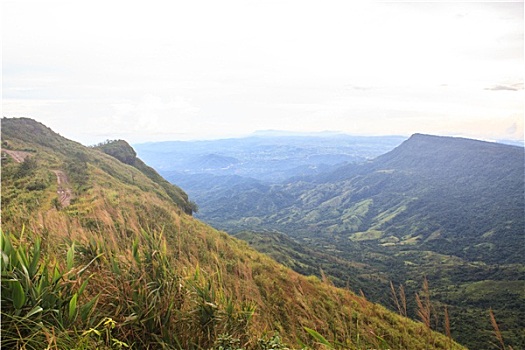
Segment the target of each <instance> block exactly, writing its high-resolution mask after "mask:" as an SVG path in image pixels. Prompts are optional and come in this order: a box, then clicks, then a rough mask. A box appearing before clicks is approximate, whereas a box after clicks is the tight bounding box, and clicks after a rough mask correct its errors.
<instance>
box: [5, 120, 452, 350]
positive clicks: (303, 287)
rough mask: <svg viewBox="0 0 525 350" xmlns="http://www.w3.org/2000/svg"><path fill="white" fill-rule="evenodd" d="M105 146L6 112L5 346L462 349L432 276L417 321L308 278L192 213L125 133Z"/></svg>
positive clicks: (180, 192)
mask: <svg viewBox="0 0 525 350" xmlns="http://www.w3.org/2000/svg"><path fill="white" fill-rule="evenodd" d="M105 146H106V147H105V149H104V147H99V148H86V147H84V146H82V145H80V144H78V143H75V142H73V141H69V140H67V139H65V138H63V137H61V136H59V135H58V134H56V133H54V132H53V131H52V130H50V129H48V128H46V127H45V126H44V125H42V124H40V123H38V122H35V121H33V120H30V119H7V118H3V119H2V233H1V244H0V248H1V252H2V284H1V288H2V290H1V298H2V300H1V301H2V303H1V308H2V310H1V312H2V324H1V327H2V332H1V337H2V338H1V342H2V346H3V347H5V348H13V349H18V348H26V349H40V348H47V349H94V348H99V349H122V348H133V349H210V348H213V349H248V348H249V349H286V348H303V347H306V348H319V349H320V348H325V347H333V348H344V349H370V348H381V349H461V348H462V347H461V346H460V345H458V344H456V343H454V342H453V341H452V340H451V339H450V337H446V336H444V335H442V334H439V333H436V332H434V331H432V330H431V328H433V327H434V323H433V322H429V318H430V315H431V314H430V312H431V311H430V306H429V304H428V302H427V300H428V297H429V296H428V290H426V289H425V288H424V287H422V291H420V294H419V297H420V298H421V300H423V304H422V306H421V311H422V320H423V322H415V321H412V320H409V319H407V318H405V317H402V316H400V315H397V314H395V313H393V312H390V311H388V310H387V309H385V308H384V307H382V306H380V305H378V304H374V303H371V302H369V301H367V300H366V299H365V298H363V297H361V296H357V295H355V294H354V293H352V292H351V291H349V290H347V289H340V288H336V287H334V286H333V285H332V284H331V283H330V282H329V281H328V280H327V279H325V280H324V281H323V280H321V279H318V278H316V277H313V276H310V277H305V276H302V275H300V274H298V273H296V272H293V271H292V270H290V269H288V268H286V267H284V266H283V265H280V264H278V263H276V262H275V261H273V260H271V259H270V258H268V257H267V256H265V255H263V254H261V253H258V252H256V251H255V250H254V249H252V248H250V247H249V246H248V245H247V244H246V243H244V242H242V241H240V240H237V239H235V238H232V237H230V236H229V235H227V234H226V233H224V232H220V231H217V230H215V229H213V228H212V227H210V226H208V225H206V224H204V223H202V222H201V221H199V220H197V219H195V218H194V217H192V216H191V215H188V213H187V212H188V206H187V205H188V202H187V197H186V196H185V194H184V192H182V190H180V189H179V188H176V187H169V186H168V185H167V184H166V183H165V182H163V181H158V177H157V175H155V173H154V172H153V171H152V170H151V169H149V168H146V169H144V168H143V167H142V166H141V164H140V163H138V160H137V159H135V158H134V153H133V152H132V150H130V149H128V148H127V146H126V145H125V144H124V143H122V142H116V143H108V144H106V145H105ZM108 146H109V147H111V148H113V147H116V148H117V149H118V150H119V152H118V153H114V152H113V151H112V150H108ZM122 151H124V154H128V155H130V157H125V158H122V157H120V152H122ZM105 152H106V153H109V154H111V155H108V154H106V153H105ZM137 163H138V164H139V166H137ZM174 193H176V194H177V196H176V197H175V198H174V196H173V194H174ZM432 315H434V314H433V313H432ZM440 322H446V319H442V320H440Z"/></svg>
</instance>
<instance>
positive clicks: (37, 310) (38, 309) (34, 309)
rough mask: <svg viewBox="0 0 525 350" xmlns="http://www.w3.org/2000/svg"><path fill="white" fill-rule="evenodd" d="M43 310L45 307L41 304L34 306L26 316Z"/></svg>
mask: <svg viewBox="0 0 525 350" xmlns="http://www.w3.org/2000/svg"><path fill="white" fill-rule="evenodd" d="M42 311H44V309H43V308H42V307H41V306H39V305H37V306H35V307H34V308H32V309H31V311H29V312H28V313H27V315H26V316H25V317H26V318H29V317H31V316H33V315H35V314H37V313H39V312H42Z"/></svg>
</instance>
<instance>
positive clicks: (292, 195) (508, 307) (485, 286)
mask: <svg viewBox="0 0 525 350" xmlns="http://www.w3.org/2000/svg"><path fill="white" fill-rule="evenodd" d="M524 159H525V157H524V148H523V147H517V146H510V145H503V144H497V143H490V142H483V141H478V140H470V139H464V138H453V137H440V136H432V135H422V134H415V135H413V136H412V137H410V138H409V139H407V140H405V141H404V142H403V143H402V144H401V145H399V146H398V147H396V148H394V149H393V150H391V151H390V152H387V153H385V154H383V155H381V156H378V157H376V158H374V159H372V160H367V161H364V162H360V163H351V164H346V165H343V166H340V167H338V168H337V169H335V170H333V171H328V172H323V173H320V174H318V175H316V176H308V177H300V178H291V179H288V180H287V181H283V182H281V183H278V184H275V183H274V184H268V183H248V184H246V183H239V182H237V183H230V184H228V185H219V184H217V186H214V183H213V181H212V179H211V178H209V179H208V183H207V184H206V185H203V186H202V185H199V183H198V182H189V183H187V185H188V186H187V187H185V188H187V190H188V191H189V192H190V193H193V194H195V196H194V198H195V201H196V202H197V204H198V205H199V208H200V211H199V214H198V217H199V218H201V219H202V220H204V221H206V222H208V223H210V224H212V225H214V226H215V227H219V228H221V229H225V230H228V231H229V232H232V233H234V234H235V233H236V232H240V231H244V232H246V231H250V232H251V237H252V238H251V239H250V240H249V241H251V242H252V243H254V246H255V247H258V248H263V249H265V247H266V248H267V245H265V244H262V243H261V241H263V240H264V239H262V238H257V239H254V238H253V237H254V236H253V235H255V237H262V236H264V235H265V234H267V232H273V231H279V232H282V233H284V234H286V235H288V236H290V237H291V238H293V239H294V240H295V241H296V242H298V243H301V244H303V245H306V248H308V249H312V250H313V251H315V252H316V253H317V254H329V255H331V256H334V257H337V258H338V259H343V260H345V261H346V263H345V264H344V265H341V264H337V263H336V264H326V263H324V262H323V259H317V260H316V261H315V262H312V261H311V259H310V257H309V258H307V259H306V260H305V257H306V256H307V255H308V254H296V256H297V257H298V259H295V261H294V262H293V263H290V262H289V261H287V260H286V259H279V261H281V262H282V263H285V264H287V265H288V266H290V267H293V268H296V269H298V270H299V271H302V270H308V271H310V270H311V268H312V266H313V268H314V269H315V268H316V267H317V268H319V267H322V268H323V271H325V273H327V274H329V275H330V276H332V278H334V281H335V282H336V283H337V284H338V285H345V284H346V283H348V281H350V282H351V286H352V287H353V289H354V290H355V291H356V292H357V291H359V290H360V289H362V290H363V291H364V292H365V294H366V295H367V296H368V297H369V298H371V299H372V300H375V301H380V302H382V303H385V304H389V303H391V300H390V299H391V297H390V293H389V290H390V285H389V281H395V282H396V283H398V284H403V285H404V286H405V287H406V288H407V290H408V291H410V292H415V291H416V290H417V288H418V287H419V283H416V284H414V281H418V280H420V279H421V277H422V276H424V275H426V276H427V277H428V279H429V281H430V283H431V286H432V288H433V289H432V290H433V293H434V295H435V297H436V302H439V303H441V304H443V305H449V307H450V308H451V312H452V313H453V314H454V316H455V317H457V318H458V319H460V320H461V321H460V322H458V323H456V324H455V325H453V326H452V328H453V332H455V334H458V339H460V341H462V342H463V343H464V344H467V345H468V346H469V347H472V348H480V347H483V344H486V342H487V339H488V337H489V336H490V335H489V334H487V333H485V332H483V331H482V332H477V331H472V329H470V327H467V326H469V325H475V326H472V327H473V328H478V329H485V328H486V325H487V324H488V322H489V320H488V318H486V317H483V316H482V315H483V313H485V314H486V310H487V309H489V308H492V309H493V310H494V311H495V312H498V313H499V314H500V315H504V318H505V324H506V336H507V338H508V339H512V342H513V343H512V344H513V346H515V347H518V348H519V347H524V346H525V338H524V337H523V335H522V334H521V333H520V331H519V330H520V329H522V328H523V322H522V320H523V319H524V318H525V308H524V307H523V305H525V278H524V277H525V270H524V265H525V245H523V244H521V242H523V241H524V239H525V215H524V213H525V205H524V193H525V191H524V189H525V186H524ZM212 187H213V189H212ZM261 232H262V233H261ZM241 237H242V236H241ZM279 242H280V243H277V242H276V243H275V244H274V246H275V249H276V250H279V249H284V250H287V249H291V250H292V251H294V252H295V253H298V252H299V253H300V250H298V249H297V246H292V245H290V244H289V243H287V242H285V241H282V240H281V241H279ZM289 253H290V254H292V253H291V251H290V252H289ZM270 254H271V255H272V256H275V257H276V258H278V257H279V255H278V254H275V255H274V253H270ZM312 264H313V265H312ZM341 266H353V267H352V268H347V267H344V268H341ZM298 267H300V268H298ZM344 271H347V272H344ZM379 286H381V287H379ZM415 314H416V313H415V311H414V313H413V316H415ZM465 327H467V328H465Z"/></svg>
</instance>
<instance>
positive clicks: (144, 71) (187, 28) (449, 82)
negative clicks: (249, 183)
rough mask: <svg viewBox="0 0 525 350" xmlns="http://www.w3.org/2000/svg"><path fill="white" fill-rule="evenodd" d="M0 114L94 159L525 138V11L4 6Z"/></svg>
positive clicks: (497, 6)
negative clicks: (314, 144)
mask: <svg viewBox="0 0 525 350" xmlns="http://www.w3.org/2000/svg"><path fill="white" fill-rule="evenodd" d="M2 56H3V57H2V115H3V116H6V117H29V118H33V119H35V120H37V121H39V122H42V123H43V124H45V125H46V126H49V127H50V128H52V129H53V130H55V131H57V132H58V133H60V134H61V135H63V136H65V137H67V138H70V139H73V140H75V141H78V142H81V143H83V144H86V145H91V144H95V143H98V142H102V141H104V140H106V139H125V140H127V141H128V142H130V143H135V144H136V143H141V142H149V141H151V142H155V141H169V140H207V139H208V140H209V139H212V140H213V139H215V140H216V139H222V138H231V137H244V136H248V135H250V134H252V133H254V132H256V131H257V130H285V131H290V132H302V133H311V132H320V131H326V130H328V131H330V132H340V133H344V134H349V135H357V136H359V135H362V136H374V135H375V136H379V135H401V136H410V135H412V134H414V133H424V134H432V135H442V136H460V137H467V138H475V139H481V140H514V141H522V140H523V139H524V102H523V101H525V93H524V88H523V66H524V57H523V56H524V31H523V2H491V3H487V2H467V3H452V2H445V3H435V2H434V3H424V2H411V3H406V2H386V3H361V2H360V3H348V2H346V1H330V2H319V1H295V0H289V1H280V2H264V3H263V2H257V1H231V0H227V1H224V2H220V3H218V2H212V1H195V2H191V3H179V2H175V3H167V2H161V1H152V2H148V3H147V4H146V3H132V2H131V3H130V2H121V1H114V2H109V3H108V2H102V1H93V2H89V3H73V2H71V1H62V0H60V1H54V2H41V1H36V0H17V1H13V0H7V1H4V2H2Z"/></svg>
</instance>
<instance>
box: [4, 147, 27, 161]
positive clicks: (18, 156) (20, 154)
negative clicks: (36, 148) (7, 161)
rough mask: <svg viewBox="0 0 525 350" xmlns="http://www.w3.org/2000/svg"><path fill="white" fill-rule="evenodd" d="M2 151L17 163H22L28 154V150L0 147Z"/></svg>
mask: <svg viewBox="0 0 525 350" xmlns="http://www.w3.org/2000/svg"><path fill="white" fill-rule="evenodd" d="M2 153H6V154H9V155H10V156H11V158H13V159H14V161H15V162H17V163H22V162H23V161H24V160H25V159H26V158H27V157H28V156H29V155H30V153H29V152H24V151H11V150H8V149H2Z"/></svg>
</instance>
